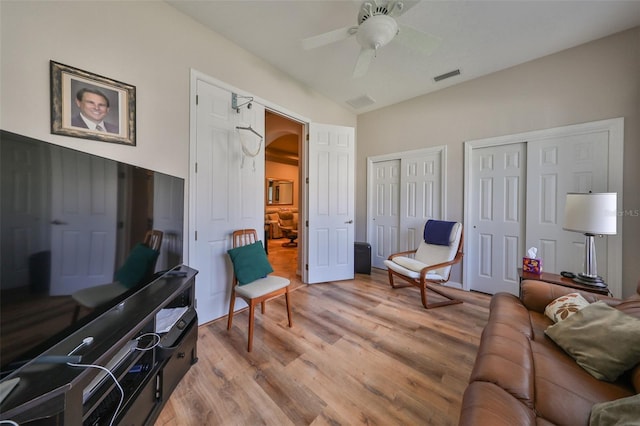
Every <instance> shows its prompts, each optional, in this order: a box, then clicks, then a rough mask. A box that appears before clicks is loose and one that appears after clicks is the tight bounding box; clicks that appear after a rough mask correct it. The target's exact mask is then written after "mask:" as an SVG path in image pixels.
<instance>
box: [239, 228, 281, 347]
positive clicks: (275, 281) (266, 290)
mask: <svg viewBox="0 0 640 426" xmlns="http://www.w3.org/2000/svg"><path fill="white" fill-rule="evenodd" d="M232 239H233V248H234V249H237V248H239V247H243V246H248V245H253V244H255V243H257V242H258V234H257V232H256V230H255V229H242V230H238V231H234V232H233V236H232ZM260 246H261V245H260ZM260 250H262V253H257V255H255V254H253V253H250V254H248V255H247V256H249V255H251V256H253V257H254V258H253V259H251V258H249V259H245V260H246V261H249V262H252V261H255V262H252V263H255V264H260V263H264V262H265V261H266V264H267V265H269V263H268V262H269V261H268V260H267V259H266V253H264V249H260ZM237 253H238V252H237V251H235V252H233V250H229V255H230V257H231V259H232V262H233V263H234V273H233V280H232V289H231V299H230V300H229V316H228V321H227V330H231V326H232V324H233V313H234V312H233V309H234V305H235V300H236V297H239V298H241V299H243V300H244V301H245V302H247V305H249V342H248V344H247V351H248V352H251V349H252V348H253V328H254V311H255V307H256V305H258V304H260V305H261V307H262V313H263V314H264V313H265V303H266V301H267V300H268V299H271V298H274V297H276V296H280V295H282V294H284V295H285V301H286V305H287V318H288V321H289V327H292V326H293V322H292V320H291V303H290V300H289V284H290V282H289V280H288V279H286V278H282V277H278V276H274V275H268V272H267V273H265V274H264V275H262V274H259V275H262V276H263V277H262V278H257V279H255V280H254V281H251V282H246V283H244V284H242V283H241V282H240V281H239V280H238V276H237V268H238V267H239V264H240V263H241V262H240V259H239V258H238V257H234V256H236V254H237ZM262 255H264V258H262V257H261V256H262ZM268 269H270V270H271V272H273V269H271V265H269V268H268Z"/></svg>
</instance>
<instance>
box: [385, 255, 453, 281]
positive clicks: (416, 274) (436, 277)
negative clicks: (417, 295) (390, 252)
mask: <svg viewBox="0 0 640 426" xmlns="http://www.w3.org/2000/svg"><path fill="white" fill-rule="evenodd" d="M406 259H408V260H413V259H411V258H408V257H407V258H403V260H406ZM394 260H398V257H395V258H394ZM394 260H385V261H384V264H385V265H386V266H387V268H389V269H391V270H393V271H396V272H397V273H399V274H402V275H404V276H407V277H409V278H413V279H418V278H420V271H414V270H412V269H408V268H405V267H404V266H402V265H400V264H399V263H396V262H394ZM425 279H426V280H428V281H445V279H444V277H443V276H442V275H440V274H436V273H433V272H432V271H430V272H429V273H427V275H426V277H425Z"/></svg>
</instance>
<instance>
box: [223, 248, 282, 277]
mask: <svg viewBox="0 0 640 426" xmlns="http://www.w3.org/2000/svg"><path fill="white" fill-rule="evenodd" d="M227 253H229V257H231V262H233V271H234V272H235V274H236V278H237V279H238V283H239V284H240V285H243V284H249V283H251V282H253V281H255V280H257V279H260V278H264V277H266V276H267V275H268V274H270V273H271V272H273V268H272V267H271V264H270V263H269V259H267V254H266V253H265V251H264V247H262V241H256V242H255V243H253V244H247V245H246V246H241V247H236V248H232V249H231V250H227Z"/></svg>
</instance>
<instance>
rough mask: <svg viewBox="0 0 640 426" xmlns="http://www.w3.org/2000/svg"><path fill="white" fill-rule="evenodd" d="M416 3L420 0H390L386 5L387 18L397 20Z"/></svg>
mask: <svg viewBox="0 0 640 426" xmlns="http://www.w3.org/2000/svg"><path fill="white" fill-rule="evenodd" d="M418 3H420V0H391V1H390V2H389V4H387V9H389V16H392V17H394V18H397V17H398V16H401V15H403V14H404V13H406V11H407V10H409V9H411V8H412V7H413V6H415V5H417V4H418Z"/></svg>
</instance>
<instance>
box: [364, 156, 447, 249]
mask: <svg viewBox="0 0 640 426" xmlns="http://www.w3.org/2000/svg"><path fill="white" fill-rule="evenodd" d="M433 154H439V155H440V174H441V181H440V217H441V218H442V219H443V220H444V219H446V217H447V190H446V189H447V174H448V171H447V146H446V145H438V146H433V147H429V148H420V149H414V150H410V151H401V152H394V153H390V154H383V155H375V156H371V157H367V227H366V234H365V237H366V240H367V241H369V243H370V244H372V250H373V242H372V241H370V237H371V236H372V235H374V231H373V230H374V227H375V224H374V223H373V211H374V207H375V206H374V200H375V193H376V192H375V191H376V188H375V187H374V185H373V181H374V176H373V173H374V167H373V165H374V163H378V162H382V161H389V160H400V164H401V165H402V160H403V159H406V158H412V157H417V156H426V155H433Z"/></svg>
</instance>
